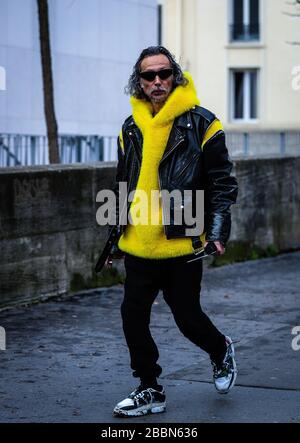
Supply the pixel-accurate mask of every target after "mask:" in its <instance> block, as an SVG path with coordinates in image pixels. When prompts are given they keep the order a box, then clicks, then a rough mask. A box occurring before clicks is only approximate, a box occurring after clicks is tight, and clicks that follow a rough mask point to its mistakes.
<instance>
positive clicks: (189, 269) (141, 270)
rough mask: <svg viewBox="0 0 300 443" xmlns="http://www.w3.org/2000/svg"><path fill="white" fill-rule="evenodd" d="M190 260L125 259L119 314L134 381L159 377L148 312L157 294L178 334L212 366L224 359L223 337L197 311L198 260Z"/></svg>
mask: <svg viewBox="0 0 300 443" xmlns="http://www.w3.org/2000/svg"><path fill="white" fill-rule="evenodd" d="M191 257H195V256H194V255H190V256H183V257H175V258H168V259H159V260H152V259H144V258H139V257H135V256H133V255H130V254H127V253H126V254H125V269H126V279H125V284H124V300H123V303H122V305H121V314H122V320H123V330H124V334H125V338H126V342H127V345H128V348H129V352H130V359H131V368H132V369H133V376H134V377H139V378H141V379H142V380H144V379H153V378H155V377H158V376H159V375H160V374H161V372H162V368H161V367H160V366H159V364H158V363H157V361H158V357H159V352H158V349H157V346H156V344H155V342H154V340H153V338H152V336H151V333H150V329H149V324H150V315H151V307H152V304H153V302H154V300H155V298H156V296H157V295H158V292H159V290H160V289H161V290H162V292H163V296H164V299H165V301H166V302H167V304H168V305H169V307H170V308H171V311H172V313H173V316H174V319H175V322H176V324H177V326H178V328H179V329H180V331H181V332H182V333H183V334H184V335H185V336H186V337H187V338H188V339H189V340H190V341H192V342H193V343H194V344H195V345H197V346H199V347H200V348H201V349H203V350H204V351H206V352H207V353H208V354H209V355H210V356H211V358H212V359H213V360H214V361H216V362H217V361H222V359H223V357H224V355H225V352H226V344H225V337H224V335H223V334H222V333H221V332H220V331H219V330H218V329H217V328H216V327H215V326H214V325H213V323H212V322H211V320H210V319H209V318H208V316H207V315H206V314H205V313H204V312H203V311H202V309H201V306H200V290H201V279H202V260H197V261H195V262H192V263H187V260H188V259H190V258H191ZM173 345H174V346H176V343H174V344H173ZM170 346H172V344H170Z"/></svg>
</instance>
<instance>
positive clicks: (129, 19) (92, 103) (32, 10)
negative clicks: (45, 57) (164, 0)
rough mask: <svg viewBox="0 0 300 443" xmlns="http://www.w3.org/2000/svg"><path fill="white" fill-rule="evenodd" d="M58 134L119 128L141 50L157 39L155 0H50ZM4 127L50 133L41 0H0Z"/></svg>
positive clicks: (0, 125)
mask: <svg viewBox="0 0 300 443" xmlns="http://www.w3.org/2000/svg"><path fill="white" fill-rule="evenodd" d="M49 15H50V33H51V49H52V69H53V78H54V94H55V110H56V117H57V122H58V128H59V133H60V134H66V133H72V134H99V135H117V134H118V132H119V129H120V125H121V123H122V121H123V120H124V118H125V117H127V115H128V114H129V113H130V107H129V99H128V96H126V95H125V94H124V86H125V85H126V83H127V80H128V77H129V75H130V73H131V70H132V67H133V64H134V63H135V61H136V59H137V57H138V55H139V53H140V51H141V50H142V49H143V48H144V47H146V46H149V45H153V44H156V43H157V2H156V0H49ZM0 66H2V67H4V68H5V71H6V90H5V91H2V90H0V133H20V134H45V132H46V128H45V119H44V111H43V93H42V73H41V62H40V45H39V32H38V13H37V5H36V0H0Z"/></svg>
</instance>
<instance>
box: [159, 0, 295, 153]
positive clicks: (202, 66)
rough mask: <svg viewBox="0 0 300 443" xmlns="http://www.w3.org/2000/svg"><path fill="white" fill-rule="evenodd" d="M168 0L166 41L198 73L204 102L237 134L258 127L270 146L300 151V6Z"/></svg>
mask: <svg viewBox="0 0 300 443" xmlns="http://www.w3.org/2000/svg"><path fill="white" fill-rule="evenodd" d="M161 3H162V5H163V6H162V8H163V14H162V15H163V18H162V23H163V43H164V44H165V45H166V46H167V47H168V48H169V49H170V50H171V51H172V52H173V53H174V54H175V55H176V57H177V59H178V60H179V61H180V62H181V65H182V66H183V67H184V68H185V69H187V70H189V71H190V72H191V73H192V75H193V76H194V78H195V82H196V86H197V90H198V93H199V98H200V100H201V103H202V105H203V106H204V107H207V108H209V109H211V110H213V111H214V112H215V113H216V114H217V115H218V117H219V118H220V119H221V121H222V123H223V125H224V127H225V129H226V130H227V131H228V132H229V133H230V132H233V133H234V132H237V133H244V134H250V137H251V136H252V135H253V136H254V133H256V134H258V135H256V137H258V138H259V140H261V136H262V134H263V133H265V134H267V135H268V136H267V137H265V141H264V144H265V145H266V144H268V143H270V145H274V143H275V142H276V143H279V146H280V147H281V149H282V148H284V149H285V148H286V145H287V144H290V145H291V146H290V147H291V148H292V146H293V147H294V148H293V149H292V150H295V149H296V150H297V149H298V150H300V137H299V130H300V121H299V109H300V46H299V45H300V17H299V13H300V5H299V4H297V2H295V1H294V2H293V1H291V2H286V1H285V0H210V1H209V2H207V1H206V0H162V1H161ZM259 134H260V135H259ZM272 137H273V139H272ZM275 139H276V140H275ZM236 140H237V139H236ZM253 140H254V139H253ZM297 146H298V147H297Z"/></svg>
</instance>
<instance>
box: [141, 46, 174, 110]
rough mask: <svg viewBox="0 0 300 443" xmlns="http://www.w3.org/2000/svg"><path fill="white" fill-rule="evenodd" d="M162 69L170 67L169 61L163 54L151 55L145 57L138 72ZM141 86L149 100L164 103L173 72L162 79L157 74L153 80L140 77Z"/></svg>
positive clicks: (169, 88)
mask: <svg viewBox="0 0 300 443" xmlns="http://www.w3.org/2000/svg"><path fill="white" fill-rule="evenodd" d="M163 69H171V63H170V61H169V59H168V57H166V56H165V55H163V54H159V55H151V56H149V57H145V58H144V59H143V60H142V62H141V66H140V72H147V71H155V72H157V71H161V70H163ZM140 82H141V87H142V89H143V91H144V93H145V94H146V95H147V97H149V99H150V101H151V102H153V103H157V104H159V103H160V104H162V103H164V102H165V101H166V100H167V98H168V96H169V95H170V93H171V92H172V87H173V74H172V75H170V77H168V78H166V79H165V80H162V79H161V78H160V77H159V76H158V75H156V76H155V78H154V80H152V81H151V80H145V79H143V78H141V79H140Z"/></svg>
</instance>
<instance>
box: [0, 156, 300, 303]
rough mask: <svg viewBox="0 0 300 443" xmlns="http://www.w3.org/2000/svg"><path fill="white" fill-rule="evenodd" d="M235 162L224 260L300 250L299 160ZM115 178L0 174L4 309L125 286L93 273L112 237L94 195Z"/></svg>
mask: <svg viewBox="0 0 300 443" xmlns="http://www.w3.org/2000/svg"><path fill="white" fill-rule="evenodd" d="M234 164H235V169H234V173H235V174H236V176H237V179H238V182H239V196H238V203H237V204H236V205H235V206H234V207H233V209H232V220H233V223H232V233H231V239H230V242H229V244H228V248H227V253H226V254H225V256H223V257H222V260H223V261H224V260H225V261H226V260H227V261H233V260H242V259H245V258H256V255H257V254H258V255H259V254H260V253H262V255H263V253H264V251H269V252H270V253H277V252H280V251H287V250H292V249H297V248H299V247H300V224H299V221H300V175H299V170H300V157H284V158H282V157H278V158H259V159H251V160H242V159H240V160H239V159H237V160H235V162H234ZM114 177H115V163H114V162H109V163H93V164H75V165H55V166H35V167H30V168H28V167H16V168H6V169H0V227H1V231H0V307H6V306H12V305H15V304H19V303H26V302H34V301H40V300H43V299H45V298H48V297H50V296H54V295H58V294H65V293H68V292H73V291H77V290H81V289H85V288H86V289H87V288H92V287H96V286H99V285H101V284H104V285H108V284H110V283H112V282H118V281H122V280H121V278H122V277H121V276H120V275H119V274H118V271H117V269H113V271H112V272H111V273H108V272H106V271H105V272H101V273H100V275H96V274H95V273H94V271H93V269H94V265H95V262H96V259H97V255H98V252H99V251H100V250H101V247H102V245H103V243H104V240H105V237H106V234H107V228H106V227H105V228H104V227H100V226H98V225H97V223H96V218H95V215H96V210H97V207H98V205H99V204H97V203H96V194H97V192H98V191H99V190H101V189H106V188H112V187H113V184H114ZM253 251H254V253H253ZM253 254H254V255H253ZM255 254H256V255H255ZM222 260H221V262H222Z"/></svg>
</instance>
